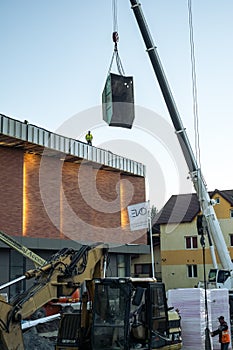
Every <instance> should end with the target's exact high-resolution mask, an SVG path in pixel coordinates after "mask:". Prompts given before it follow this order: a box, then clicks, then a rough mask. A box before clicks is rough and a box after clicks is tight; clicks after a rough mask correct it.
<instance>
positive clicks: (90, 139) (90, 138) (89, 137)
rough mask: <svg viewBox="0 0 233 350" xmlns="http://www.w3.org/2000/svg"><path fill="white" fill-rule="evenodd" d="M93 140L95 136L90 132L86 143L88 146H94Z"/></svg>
mask: <svg viewBox="0 0 233 350" xmlns="http://www.w3.org/2000/svg"><path fill="white" fill-rule="evenodd" d="M92 139H93V136H92V134H91V132H90V131H88V133H87V134H86V141H87V144H88V145H90V146H92Z"/></svg>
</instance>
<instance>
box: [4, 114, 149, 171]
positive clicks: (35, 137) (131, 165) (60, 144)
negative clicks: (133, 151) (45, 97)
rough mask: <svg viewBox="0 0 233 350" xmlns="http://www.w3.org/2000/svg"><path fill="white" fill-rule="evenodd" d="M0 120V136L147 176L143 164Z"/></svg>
mask: <svg viewBox="0 0 233 350" xmlns="http://www.w3.org/2000/svg"><path fill="white" fill-rule="evenodd" d="M0 118H1V120H0V134H3V135H7V136H9V137H12V138H16V139H19V140H22V141H25V142H28V143H30V144H34V145H39V146H41V147H45V148H49V149H51V150H55V151H58V152H61V153H65V154H67V155H72V156H74V157H78V158H83V159H86V160H89V161H92V162H96V163H99V164H102V165H105V166H109V167H113V168H116V169H119V170H122V171H124V172H129V173H132V174H134V175H139V176H145V165H143V164H142V163H139V162H136V161H134V160H131V159H128V158H125V157H122V156H119V155H117V154H114V153H112V152H111V151H107V150H104V149H102V148H98V147H94V146H89V145H87V144H86V143H84V142H82V141H78V140H75V139H72V138H69V137H65V136H62V135H59V134H56V133H53V132H50V131H48V130H45V129H43V128H39V127H37V126H35V125H32V124H28V123H26V122H25V123H24V122H21V121H19V120H15V119H12V118H10V117H7V116H5V115H3V114H0Z"/></svg>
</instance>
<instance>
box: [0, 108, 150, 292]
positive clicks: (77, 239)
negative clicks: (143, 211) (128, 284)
mask: <svg viewBox="0 0 233 350" xmlns="http://www.w3.org/2000/svg"><path fill="white" fill-rule="evenodd" d="M0 174H1V177H0V181H1V186H0V198H1V207H0V231H3V232H5V233H7V234H8V235H11V236H13V237H14V238H15V239H17V240H19V242H21V243H22V244H23V245H25V246H27V247H28V248H29V249H32V250H33V251H35V252H36V253H37V254H38V255H40V256H42V257H43V258H44V259H48V258H49V257H50V256H51V255H52V254H53V253H55V252H57V251H58V250H59V249H62V248H64V247H73V248H75V249H79V248H80V247H81V245H83V244H89V245H92V244H94V243H96V242H104V243H108V244H109V246H110V256H111V272H112V274H113V275H122V276H123V275H124V276H127V275H130V265H131V256H132V255H135V254H145V253H148V251H149V247H148V246H147V238H146V236H147V235H146V231H145V230H140V231H137V233H136V234H135V232H131V231H130V228H129V221H128V214H127V206H128V205H130V204H135V203H139V202H143V201H145V168H144V166H143V165H142V164H140V163H137V162H135V161H132V160H129V159H127V158H124V157H121V156H118V155H115V154H113V153H111V152H109V151H106V150H103V149H99V148H97V147H92V146H89V145H87V144H85V143H83V142H80V141H77V140H73V139H70V138H67V137H64V136H61V135H57V134H55V133H52V132H49V131H47V130H44V129H42V128H38V127H37V126H35V125H31V124H28V123H27V122H26V121H25V123H22V122H20V121H17V120H14V119H12V118H9V117H7V116H4V115H0ZM131 243H133V244H131ZM31 265H32V263H31V262H30V261H28V260H27V259H26V258H24V257H23V256H21V255H20V254H19V253H18V252H16V251H14V250H12V249H10V248H9V247H7V246H6V245H5V244H4V243H0V268H1V271H2V272H1V276H0V283H1V284H2V283H3V282H6V281H8V280H11V279H14V278H16V277H18V276H21V275H22V274H23V273H24V272H25V271H26V270H27V269H30V268H31ZM22 283H23V284H21V285H18V286H14V287H11V290H10V291H8V292H9V294H10V295H13V294H14V292H15V291H19V290H22V289H24V288H26V285H25V282H22Z"/></svg>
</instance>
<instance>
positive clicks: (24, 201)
mask: <svg viewBox="0 0 233 350" xmlns="http://www.w3.org/2000/svg"><path fill="white" fill-rule="evenodd" d="M26 161H27V160H26V156H25V154H24V159H23V229H22V233H23V236H26V228H27V208H28V202H27V169H26V168H27V167H26Z"/></svg>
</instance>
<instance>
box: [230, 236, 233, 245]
mask: <svg viewBox="0 0 233 350" xmlns="http://www.w3.org/2000/svg"><path fill="white" fill-rule="evenodd" d="M230 245H231V247H233V233H230Z"/></svg>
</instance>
